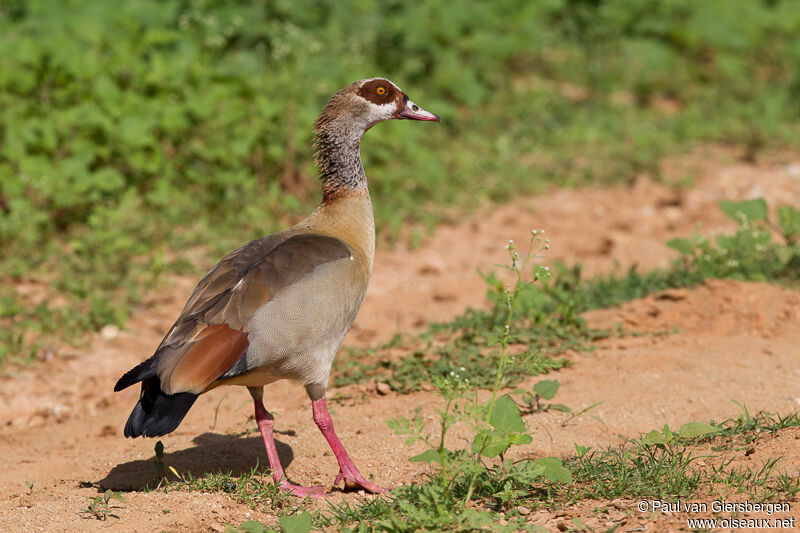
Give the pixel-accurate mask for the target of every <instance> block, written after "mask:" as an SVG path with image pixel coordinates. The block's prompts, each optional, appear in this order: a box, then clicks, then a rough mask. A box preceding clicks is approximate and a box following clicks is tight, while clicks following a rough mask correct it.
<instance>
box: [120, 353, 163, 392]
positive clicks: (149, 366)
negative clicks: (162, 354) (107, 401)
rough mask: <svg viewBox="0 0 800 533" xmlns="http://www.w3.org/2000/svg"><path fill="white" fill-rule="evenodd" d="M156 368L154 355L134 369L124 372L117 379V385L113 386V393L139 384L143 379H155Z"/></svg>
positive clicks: (156, 362)
mask: <svg viewBox="0 0 800 533" xmlns="http://www.w3.org/2000/svg"><path fill="white" fill-rule="evenodd" d="M157 366H158V360H157V359H156V356H155V355H154V356H152V357H150V358H149V359H146V360H144V361H142V362H141V363H139V364H138V365H136V366H135V367H133V368H131V369H130V370H128V371H127V372H125V375H124V376H122V377H121V378H119V381H117V384H116V385H114V392H119V391H121V390H122V389H126V388H128V387H130V386H131V385H133V384H134V383H139V382H140V381H144V380H145V379H148V378H152V377H155V376H156V368H157Z"/></svg>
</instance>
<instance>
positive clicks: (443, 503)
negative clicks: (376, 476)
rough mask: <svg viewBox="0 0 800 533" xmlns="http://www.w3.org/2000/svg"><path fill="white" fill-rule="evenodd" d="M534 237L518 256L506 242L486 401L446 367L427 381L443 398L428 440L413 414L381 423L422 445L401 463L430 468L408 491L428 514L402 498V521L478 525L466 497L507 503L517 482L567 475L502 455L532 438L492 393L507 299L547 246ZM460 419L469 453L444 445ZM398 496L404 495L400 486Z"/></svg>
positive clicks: (509, 307) (506, 402) (510, 310)
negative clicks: (509, 278)
mask: <svg viewBox="0 0 800 533" xmlns="http://www.w3.org/2000/svg"><path fill="white" fill-rule="evenodd" d="M541 242H542V237H541V233H540V232H538V231H534V232H533V237H532V240H531V247H530V249H529V251H528V253H527V254H526V255H525V256H524V257H520V254H519V252H518V251H517V249H516V245H515V244H514V242H513V241H511V242H509V245H508V250H509V255H510V258H511V264H510V266H508V267H507V268H508V270H509V272H510V273H511V274H512V275H513V277H514V284H513V286H511V285H510V286H507V287H505V288H504V289H503V291H504V292H503V293H502V298H501V299H500V300H499V301H500V302H502V305H503V306H504V309H505V313H506V320H505V324H504V327H503V328H502V330H501V332H500V333H499V334H497V335H495V336H493V337H492V338H491V339H490V343H491V344H495V345H498V346H499V348H500V351H499V356H498V358H497V359H496V361H497V363H496V364H497V367H496V368H495V372H494V385H493V387H492V389H491V396H490V398H489V399H488V400H486V401H480V399H479V397H478V394H477V388H476V387H475V386H474V385H471V384H470V382H469V380H468V379H464V378H462V377H461V376H460V375H459V373H458V372H457V371H455V370H454V371H452V372H451V373H450V374H449V375H448V376H444V377H439V376H434V378H433V384H434V387H436V389H437V390H438V391H439V393H440V394H441V396H442V398H443V400H444V402H445V407H444V409H442V410H437V414H438V416H439V435H438V438H434V437H432V435H431V434H430V433H429V432H428V431H427V429H426V427H425V424H424V422H423V420H422V418H421V416H420V415H419V413H418V414H417V416H416V417H415V418H414V419H412V420H408V419H406V418H402V417H401V418H398V419H394V420H391V421H389V423H388V424H389V427H390V428H392V429H393V430H394V431H395V432H397V433H398V434H401V435H407V436H408V440H407V443H409V444H411V443H414V442H417V441H421V442H423V443H425V444H426V445H427V446H428V449H427V450H425V451H424V452H423V453H421V454H419V455H416V456H414V457H411V458H410V459H409V461H412V462H426V463H429V464H431V465H435V468H434V470H432V472H431V483H430V484H429V485H426V486H424V487H420V488H418V489H416V490H417V492H416V494H415V496H416V497H417V498H419V499H420V500H421V502H423V505H425V509H426V512H427V513H429V515H424V514H420V511H419V509H417V510H416V511H412V510H411V508H410V507H409V506H408V504H407V503H406V502H404V501H398V503H397V505H398V507H399V511H400V515H401V516H402V517H403V518H402V519H403V520H404V521H406V522H407V523H408V521H412V522H410V523H411V524H418V526H419V527H427V526H428V524H429V522H430V521H436V520H439V521H444V522H443V523H442V526H441V527H452V528H455V529H463V528H467V529H468V528H480V527H482V526H483V525H486V524H488V523H490V522H491V520H490V518H489V517H487V516H485V515H482V514H481V513H477V512H475V511H474V510H472V509H470V508H469V507H468V504H469V503H470V502H471V501H472V499H473V497H474V496H476V495H480V496H481V497H483V498H485V497H490V498H495V499H496V500H498V501H499V502H501V504H507V503H508V502H509V501H511V499H512V498H513V495H514V494H516V493H517V492H518V491H519V490H524V489H521V488H519V486H520V485H522V486H525V485H527V486H530V483H531V482H533V481H534V480H536V479H539V478H541V479H544V480H547V481H549V482H554V483H556V482H560V483H568V482H569V481H570V480H571V475H570V473H569V471H568V470H566V469H564V468H563V466H561V461H560V460H559V459H557V458H553V457H548V458H540V459H535V460H526V461H521V462H516V463H514V462H512V461H509V460H506V459H505V454H506V453H507V452H508V450H509V449H510V448H511V447H512V446H518V445H524V444H528V443H530V442H531V440H532V439H531V436H530V435H529V434H528V433H527V427H526V425H525V422H524V421H523V419H522V417H521V413H520V410H519V407H518V406H517V404H516V403H515V402H514V400H513V399H512V397H511V396H509V395H499V390H500V385H501V383H502V382H503V373H504V371H505V369H506V368H507V365H509V363H510V362H511V360H512V356H511V354H510V353H509V346H510V344H511V343H512V342H513V340H514V334H513V333H512V329H511V324H512V320H513V315H514V311H515V309H516V307H515V303H516V300H517V298H518V296H519V295H520V294H521V293H522V292H523V291H525V290H526V289H527V287H528V285H530V283H531V281H528V280H526V279H524V278H523V272H527V267H528V265H529V262H530V260H531V259H532V258H533V257H534V256H535V255H536V254H537V252H539V251H540V250H541V249H543V248H546V247H547V244H546V243H545V244H544V245H540V246H537V247H535V248H534V246H533V245H534V244H535V243H536V244H540V243H541ZM548 274H549V272H548V270H547V269H546V268H545V267H535V268H534V269H533V270H532V274H531V276H532V282H535V281H538V280H540V279H547V277H548ZM513 359H519V360H521V361H522V362H523V363H524V364H530V363H531V361H532V357H531V354H519V355H515V356H513ZM465 422H466V423H467V424H469V425H471V427H472V432H473V437H472V443H471V445H470V448H469V450H464V449H451V448H450V447H449V446H450V445H449V444H448V441H447V435H448V432H449V430H450V429H451V428H452V426H453V425H454V424H456V423H465ZM499 487H502V489H501V488H499ZM404 494H405V495H406V496H408V492H407V491H406V492H405V493H404ZM414 520H418V521H419V522H414ZM412 527H413V526H412ZM512 527H513V526H512Z"/></svg>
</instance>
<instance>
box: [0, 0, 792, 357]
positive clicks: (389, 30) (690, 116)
mask: <svg viewBox="0 0 800 533" xmlns="http://www.w3.org/2000/svg"><path fill="white" fill-rule="evenodd" d="M793 7H794V6H793V3H792V2H791V1H790V0H775V1H771V2H749V3H747V4H746V5H745V6H742V7H741V9H737V10H735V12H733V11H732V10H731V9H730V6H729V5H728V3H727V2H725V1H724V0H713V1H708V2H693V1H691V0H646V1H640V0H616V1H613V2H612V1H609V2H583V1H573V0H570V1H551V2H524V1H519V0H502V1H499V2H490V3H487V2H480V1H478V0H468V1H467V2H466V3H465V2H459V3H457V4H456V3H441V2H417V3H408V2H399V1H391V2H382V3H370V2H363V1H362V0H347V1H344V2H332V1H324V2H309V1H308V0H303V1H300V2H285V1H278V2H262V1H259V2H251V3H246V4H242V3H240V2H232V1H230V0H191V1H184V0H166V1H156V0H142V1H137V2H126V3H124V4H123V5H117V4H114V3H110V2H106V1H103V0H70V1H67V2H58V3H55V4H54V3H53V2H48V1H46V0H30V1H25V2H23V1H19V0H5V1H4V2H2V3H0V48H1V49H2V50H3V51H4V53H3V54H1V55H0V278H2V279H3V280H14V281H17V280H20V279H30V278H33V279H36V280H39V281H43V282H45V283H48V284H51V285H52V287H53V288H55V289H57V290H58V291H60V292H61V293H62V295H63V296H65V298H66V302H65V303H64V306H65V308H66V309H67V314H71V315H82V316H84V317H85V318H84V319H82V320H80V321H74V322H70V321H65V322H63V323H59V324H58V329H59V330H61V331H66V330H71V331H76V332H80V331H83V330H86V329H92V328H97V327H100V326H103V325H105V324H109V323H114V324H119V325H121V324H123V323H124V320H125V318H126V316H127V314H128V313H129V309H130V306H131V305H132V304H134V303H135V302H136V301H137V299H138V297H139V291H140V290H141V289H142V288H146V287H147V286H148V285H149V284H151V283H153V282H155V281H156V279H157V276H158V274H159V273H161V272H162V271H163V270H165V269H175V268H185V265H184V264H182V263H180V262H178V263H176V262H175V261H173V260H168V259H166V258H169V257H171V256H172V255H171V254H170V253H169V250H170V249H181V250H183V249H185V248H186V247H188V246H193V245H202V246H204V247H208V243H209V242H210V243H213V244H212V245H211V248H212V249H211V250H209V251H210V252H211V254H212V255H213V258H214V259H216V258H218V257H219V255H220V254H221V253H223V252H224V251H227V250H229V249H231V248H233V247H234V246H237V245H239V244H241V242H242V241H244V240H246V239H248V238H253V237H257V236H261V235H263V234H265V233H268V232H270V231H272V230H275V229H277V228H278V227H279V226H281V225H283V224H285V223H286V222H287V221H288V220H294V219H296V217H297V215H298V214H299V213H302V212H305V211H306V210H307V209H308V208H309V207H310V204H312V203H313V199H314V198H316V196H315V193H312V192H310V191H312V190H313V189H315V185H314V179H313V176H314V175H315V172H314V170H313V168H312V166H311V157H310V156H311V147H310V140H311V131H310V130H311V124H312V122H313V119H314V117H315V116H316V114H317V113H318V111H319V110H320V109H321V107H322V106H323V105H324V103H325V99H326V98H327V97H329V96H330V94H331V93H332V92H333V91H334V90H337V89H339V88H340V87H342V86H343V85H344V84H345V83H348V82H350V81H352V80H353V79H356V78H359V77H368V76H374V75H376V74H378V75H379V74H384V75H389V76H390V77H392V78H393V79H394V80H395V81H397V82H398V83H400V84H401V85H402V86H403V87H405V88H406V89H407V90H408V91H409V93H410V94H411V95H412V96H413V97H414V98H415V100H417V101H418V102H421V103H423V104H424V105H425V106H426V107H427V108H430V109H432V110H434V111H436V112H438V113H439V114H441V115H442V117H443V119H444V121H443V123H442V124H441V125H440V126H437V127H412V126H410V125H409V124H399V123H398V124H387V125H385V126H382V132H381V134H380V135H375V134H373V135H370V136H368V137H367V139H366V140H365V142H364V146H363V150H364V159H365V164H366V166H367V168H368V169H369V173H370V178H371V184H372V193H373V197H374V199H375V205H376V219H377V222H378V226H379V228H380V231H381V232H382V233H383V234H384V235H390V236H396V235H397V234H398V232H399V229H400V227H401V226H402V225H403V224H404V223H405V222H407V221H414V222H416V223H418V224H420V225H421V226H422V227H428V228H429V227H431V226H432V225H433V224H434V223H436V222H437V221H438V220H440V219H441V218H442V217H443V216H445V215H444V213H445V212H446V211H445V210H444V209H441V207H440V206H459V207H462V208H470V207H473V206H477V205H480V204H481V203H482V202H485V201H486V200H489V201H503V200H507V199H509V198H512V197H514V196H516V195H518V194H522V193H526V192H534V191H537V190H541V189H542V188H544V187H546V186H547V185H549V184H557V185H571V184H577V183H584V182H610V181H620V180H622V181H625V180H630V179H632V178H633V177H634V176H636V175H639V174H641V173H643V172H650V173H652V174H657V163H658V161H659V159H660V158H661V157H662V156H663V155H665V154H667V153H675V152H678V151H681V150H684V149H686V148H688V147H689V146H691V145H692V144H694V143H696V142H703V141H723V142H729V143H738V144H742V145H745V146H746V147H747V148H748V150H749V154H750V155H755V154H756V153H757V151H758V150H759V149H761V148H762V147H764V146H769V145H783V144H792V143H796V139H797V123H798V114H799V113H800V106H798V105H797V101H798V98H797V95H798V90H800V77H798V74H797V72H796V69H795V65H796V63H797V60H798V52H797V50H798V49H800V44H799V43H800V41H799V40H800V37H799V36H800V13H799V12H798V10H796V9H794V8H793ZM409 21H415V23H413V24H410V23H409ZM418 126H419V125H418ZM532 154H535V156H534V155H532ZM795 226H796V224H795ZM415 234H416V235H419V233H415ZM203 266H206V265H203ZM25 306H26V307H27V306H29V302H25ZM51 307H53V306H51ZM56 314H58V312H56ZM31 320H33V319H31ZM20 321H21V322H26V323H27V322H28V319H27V318H21V319H20ZM38 336H39V332H38V326H36V325H30V326H29V327H28V326H26V327H22V326H19V329H18V330H17V331H15V332H14V333H13V334H12V335H11V336H10V337H9V336H8V335H4V337H3V338H2V339H0V341H2V343H3V348H2V350H3V351H4V352H6V353H9V354H17V355H18V354H20V353H21V352H22V353H23V355H25V354H24V352H26V351H35V347H33V345H32V344H31V341H30V340H29V339H30V338H31V337H38ZM20 339H22V341H20ZM0 357H3V355H2V354H0Z"/></svg>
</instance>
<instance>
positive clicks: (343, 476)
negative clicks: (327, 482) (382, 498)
mask: <svg viewBox="0 0 800 533" xmlns="http://www.w3.org/2000/svg"><path fill="white" fill-rule="evenodd" d="M342 480H344V490H345V491H350V490H361V489H363V490H365V491H367V492H370V493H372V494H383V493H384V492H388V490H387V489H384V488H383V487H379V486H378V485H376V484H375V483H372V482H371V481H367V479H366V478H365V477H364V476H362V475H361V473H360V472H359V471H358V470H356V471H355V472H347V473H345V472H344V471H342V470H339V475H338V476H336V480H335V481H334V482H333V484H334V485H338V484H339V482H340V481H342Z"/></svg>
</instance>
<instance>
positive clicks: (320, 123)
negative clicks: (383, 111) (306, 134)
mask: <svg viewBox="0 0 800 533" xmlns="http://www.w3.org/2000/svg"><path fill="white" fill-rule="evenodd" d="M365 130H366V128H365V127H364V126H363V125H361V124H358V123H356V122H355V121H351V120H345V119H343V118H334V119H330V120H327V117H325V114H324V113H323V115H321V116H320V118H319V119H318V120H317V124H316V127H315V131H316V135H315V138H314V146H315V147H316V149H317V152H316V155H315V157H314V161H315V162H316V165H317V169H319V172H320V178H321V180H322V203H329V202H332V201H333V200H335V199H336V198H338V197H339V196H341V195H343V194H348V193H350V192H354V191H358V190H361V189H367V175H366V174H365V173H364V166H363V165H362V164H361V137H362V136H363V135H364V131H365Z"/></svg>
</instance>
